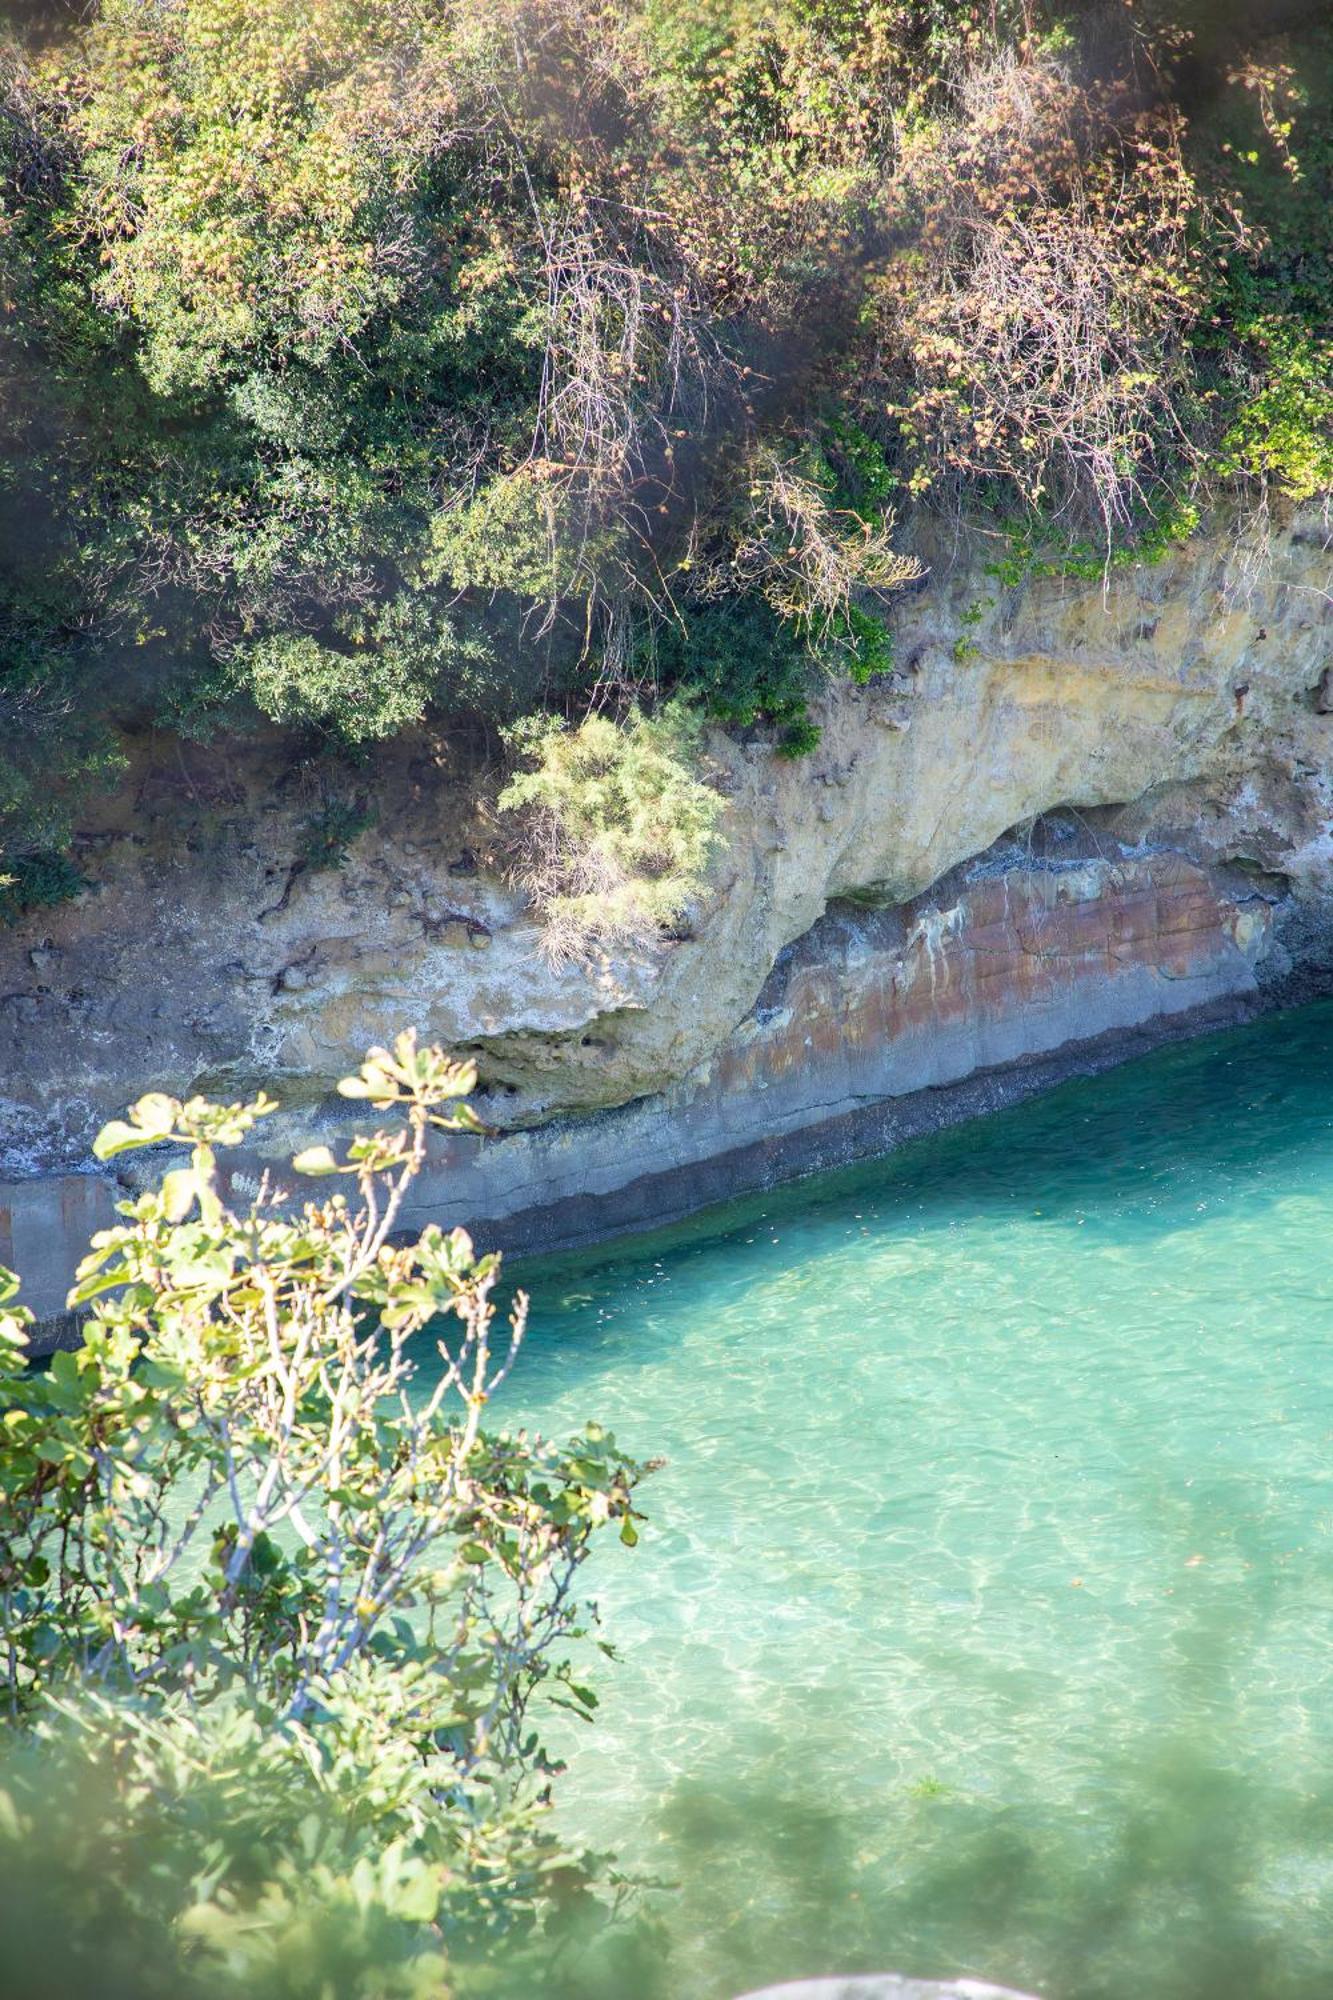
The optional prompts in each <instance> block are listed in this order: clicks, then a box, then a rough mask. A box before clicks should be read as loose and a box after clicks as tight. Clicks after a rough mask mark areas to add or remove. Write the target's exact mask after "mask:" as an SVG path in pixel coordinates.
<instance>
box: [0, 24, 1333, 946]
mask: <svg viewBox="0 0 1333 2000" xmlns="http://www.w3.org/2000/svg"><path fill="white" fill-rule="evenodd" d="M31 25H32V24H31V22H30V21H29V22H28V23H27V28H28V30H29V32H26V33H21V32H18V31H17V30H16V32H15V33H14V35H13V36H12V38H11V40H10V41H9V43H8V44H7V45H6V47H5V49H4V52H3V54H2V55H0V325H3V347H2V348H0V413H2V414H3V421H4V425H5V429H6V439H7V448H6V452H5V456H4V461H3V470H2V471H0V564H2V565H3V568H2V570H0V699H2V700H3V705H4V709H3V712H4V726H3V731H2V732H0V823H2V826H3V841H4V846H5V851H6V853H7V855H8V856H9V861H8V864H7V865H8V870H9V874H10V876H11V878H12V879H11V882H10V885H9V888H8V891H7V896H8V899H9V902H10V904H11V905H14V906H17V907H22V906H23V904H24V900H25V895H26V891H25V887H24V884H25V882H26V881H28V880H29V879H31V880H32V881H34V882H37V883H40V882H43V881H48V880H49V881H54V880H55V879H56V874H58V873H59V870H58V868H57V869H56V871H55V873H53V872H52V871H53V866H54V864H53V862H52V857H53V856H58V855H59V854H60V852H61V851H62V849H63V847H64V845H65V842H66V840H67V837H68V834H69V831H70V828H71V824H72V816H73V814H74V813H75V812H76V810H77V806H78V802H79V800H80V799H81V797H83V796H84V795H85V794H86V792H87V789H88V787H89V786H90V785H98V784H105V783H112V782H114V777H115V771H116V767H117V761H118V756H119V744H120V741H121V737H122V733H123V732H124V731H125V730H126V729H132V728H136V727H142V726H144V725H147V724H152V725H153V726H155V727H160V728H167V729H171V730H177V731H184V732H190V733H195V734H200V733H219V732H221V733H229V732H238V731H240V732H243V731H245V730H247V729H250V728H253V727H255V726H257V725H259V724H261V723H263V724H277V725H280V726H282V727H283V728H286V729H288V730H290V731H292V732H293V733H294V734H295V735H298V736H300V737H302V738H304V739H313V741H315V742H316V743H318V744H320V745H323V746H326V747H328V748H330V749H333V750H335V751H337V752H338V753H339V754H345V753H347V752H349V751H350V752H352V753H354V754H361V753H363V752H364V750H365V746H367V745H369V744H372V743H373V742H374V741H375V740H376V739H378V738H382V737H384V736H386V735H389V734H391V733H393V732H395V731H399V730H402V729H404V728H406V727H409V726H415V725H420V724H425V725H426V726H428V727H433V728H444V729H447V728H449V727H450V726H451V723H452V722H453V721H454V720H456V719H457V718H460V717H464V716H466V717H468V718H470V719H472V721H473V723H474V725H475V720H476V719H477V718H481V719H482V721H483V723H484V724H485V725H486V726H487V727H491V726H495V725H499V726H508V725H512V724H513V723H514V722H515V721H516V720H518V719H520V718H522V717H523V716H526V715H532V714H543V713H545V714H554V715H557V716H562V717H565V718H568V719H569V720H571V721H572V722H573V723H574V724H575V725H577V724H578V723H579V721H580V720H581V719H582V717H583V715H585V714H586V713H588V712H590V711H596V712H598V713H599V714H604V715H608V716H610V717H611V718H613V719H615V718H616V717H619V716H622V715H628V714H631V713H633V712H636V711H641V710H645V709H651V708H652V706H653V704H654V703H655V702H656V701H657V700H658V699H659V698H661V697H663V696H668V695H670V696H678V697H679V698H680V699H681V700H682V701H683V702H685V703H688V704H691V705H692V706H693V707H694V708H695V709H696V710H697V711H700V712H701V713H703V714H705V715H708V716H711V717H713V718H715V719H717V720H718V721H720V722H722V723H723V724H726V725H729V726H732V727H754V726H759V727H766V728H768V729H770V730H771V732H772V740H773V743H774V747H775V748H777V749H778V750H781V751H785V752H787V753H789V754H800V752H801V751H802V750H804V749H807V748H809V747H810V745H811V743H812V742H813V740H814V737H815V734H816V732H815V730H814V727H813V724H812V723H811V720H810V717H809V713H808V709H807V696H808V693H809V691H810V688H811V687H812V685H813V684H814V682H815V681H816V680H817V678H818V677H819V676H821V675H826V674H840V673H850V674H853V675H856V676H859V677H863V678H864V677H869V676H872V675H874V674H876V673H879V672H883V671H885V670H887V669H888V668H889V667H890V665H891V658H892V654H891V643H890V639H889V634H888V630H887V627H886V625H885V621H884V613H885V610H886V607H887V606H888V604H889V603H890V602H891V600H892V598H893V595H894V593H895V592H896V591H898V590H900V589H901V588H902V587H903V586H904V585H905V584H907V583H909V582H910V581H911V580H912V579H913V577H914V575H915V574H916V566H915V564H914V563H913V562H912V560H911V559H910V557H908V556H906V555H904V554H902V553H901V552H900V544H899V541H898V540H897V535H898V533H899V531H900V530H901V527H902V523H903V519H904V516H905V515H906V514H908V513H909V512H910V511H911V510H914V509H917V508H923V507H928V508H934V509H941V508H948V509H957V510H963V511H966V512H969V513H976V512H978V511H983V512H984V513H986V514H987V515H988V516H989V518H990V521H991V524H992V525H998V526H999V527H1001V528H1002V529H1003V530H1004V531H1005V532H1010V533H1012V534H1013V535H1014V537H1015V545H1016V547H1017V548H1018V549H1020V550H1021V551H1024V552H1026V554H1025V558H1024V559H1025V560H1030V561H1032V560H1038V559H1041V560H1049V559H1051V557H1052V552H1054V559H1056V560H1060V559H1063V556H1064V554H1067V553H1068V552H1069V551H1073V554H1074V559H1075V560H1077V561H1081V562H1083V563H1084V564H1085V565H1086V564H1088V563H1091V564H1094V565H1095V564H1098V563H1100V562H1103V561H1106V560H1109V559H1111V558H1112V557H1113V556H1123V555H1124V553H1125V552H1126V551H1133V550H1134V549H1135V548H1136V547H1140V546H1142V545H1144V544H1145V543H1146V544H1147V546H1148V547H1149V548H1153V547H1160V546H1161V544H1162V542H1163V539H1164V538H1165V537H1168V536H1170V535H1174V534H1182V533H1185V532H1187V531H1188V529H1189V526H1190V524H1191V523H1192V521H1193V520H1194V519H1195V518H1197V510H1198V508H1199V506H1200V505H1201V503H1202V502H1203V501H1204V500H1205V499H1206V498H1207V496H1208V495H1209V494H1210V493H1211V492H1213V491H1216V490H1218V489H1220V488H1222V487H1233V488H1238V489H1240V490H1242V491H1243V492H1245V493H1246V494H1248V495H1249V496H1251V497H1252V498H1253V499H1254V500H1255V501H1257V502H1259V503H1261V504H1271V503H1273V502H1274V501H1302V500H1308V499H1311V498H1314V497H1316V496H1318V495H1320V494H1323V493H1325V492H1327V491H1328V490H1329V488H1330V487H1333V367H1331V361H1333V246H1331V244H1330V225H1329V220H1328V218H1329V215H1330V213H1331V212H1333V208H1331V204H1333V137H1331V134H1333V123H1331V122H1330V97H1331V94H1333V86H1331V84H1330V70H1331V68H1333V29H1331V28H1330V26H1329V23H1328V21H1327V17H1326V9H1325V8H1324V6H1323V5H1322V4H1318V0H1283V3H1282V4H1280V5H1271V6H1264V7H1253V6H1248V5H1246V4H1244V0H1228V4H1210V3H1209V0H1140V4H1135V5H1133V6H1132V7H1131V6H1130V5H1129V4H1128V0H1108V4H1106V5H1103V6H1098V7H1072V6H1069V5H1067V4H1061V0H986V4H975V5H963V4H959V0H688V3H687V0H488V4H487V5H485V6H477V5H476V4H474V0H308V4H303V5H301V6H296V5H294V4H293V3H292V0H162V4H154V5H151V6H149V5H144V4H142V0H96V4H95V5H94V6H92V7H91V9H89V10H87V11H84V10H81V9H79V10H74V9H71V10H69V11H68V13H66V14H56V15H54V16H52V17H50V18H48V19H46V20H45V22H44V24H43V31H42V32H41V33H40V34H34V33H32V32H31ZM1034 551H1035V552H1037V553H1036V554H1034V553H1033V552H1034ZM525 740H526V741H527V742H528V743H529V744H530V745H531V744H538V745H541V744H545V745H546V746H547V748H548V749H549V748H550V747H551V746H555V745H557V744H558V743H559V742H560V741H561V738H560V736H559V732H555V733H552V732H550V731H545V732H543V731H541V730H540V729H538V730H537V731H536V732H535V733H533V732H532V731H529V732H528V734H527V736H526V738H525ZM539 754H540V752H539ZM565 761H566V767H568V763H569V760H568V756H567V755H566V760H565ZM530 775H531V774H530ZM548 775H550V774H549V773H548ZM566 775H567V770H566ZM687 775H688V774H687ZM557 777H558V774H556V775H555V776H551V782H550V784H548V785H547V786H546V791H547V793H548V794H549V793H550V790H551V785H552V784H555V783H556V782H557ZM536 789H538V790H540V789H541V788H540V787H537V788H536ZM527 791H528V792H532V793H533V796H534V797H535V795H536V793H535V791H534V789H533V787H532V786H528V787H527ZM524 795H525V791H524V786H523V785H522V784H520V787H519V796H520V797H521V796H524ZM681 795H682V796H685V795H687V794H686V792H685V790H684V788H682V792H681ZM546 809H547V810H548V816H549V798H548V802H547V808H546ZM574 817H575V818H577V817H578V815H577V814H575V815H574ZM571 838H572V835H571ZM524 839H525V840H526V843H527V845H526V848H525V852H530V849H531V831H530V829H529V832H528V833H527V834H526V835H525V836H524ZM520 845H521V846H522V845H523V842H522V841H520ZM696 845H697V843H696ZM580 861H581V856H580V855H579V854H575V855H573V857H572V859H571V857H569V856H566V857H564V862H568V863H569V864H570V865H567V866H566V865H564V862H562V869H563V875H562V869H561V868H558V869H557V871H556V873H557V875H562V879H564V878H566V877H567V878H568V879H569V880H573V879H575V878H577V877H578V875H579V864H580ZM25 871H26V872H25ZM585 872H586V871H585ZM61 879H62V880H69V879H72V880H73V881H75V882H77V880H78V875H77V871H76V870H72V869H67V870H66V873H65V875H64V876H63V877H61ZM566 893H568V892H567V891H566ZM649 900H650V901H651V898H649ZM659 901H660V898H659Z"/></svg>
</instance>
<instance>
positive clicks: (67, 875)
mask: <svg viewBox="0 0 1333 2000" xmlns="http://www.w3.org/2000/svg"><path fill="white" fill-rule="evenodd" d="M87 887H88V879H87V877H86V876H85V875H81V874H80V873H79V871H78V869H77V868H76V867H75V866H74V863H73V862H72V861H71V860H70V858H69V856H68V855H67V854H60V853H56V852H54V851H50V850H49V851H47V852H46V853H42V854H20V855H16V856H12V857H11V858H10V859H8V860H6V861H5V862H4V863H3V866H2V867H0V923H12V922H14V920H15V919H16V918H18V917H21V916H26V915H27V914H28V913H29V912H30V911H32V910H53V909H55V908H56V907H57V905H58V904H60V903H69V902H72V901H73V900H74V898H75V897H76V896H77V895H79V894H80V893H81V892H82V891H83V890H84V889H86V888H87Z"/></svg>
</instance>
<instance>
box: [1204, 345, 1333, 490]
mask: <svg viewBox="0 0 1333 2000" xmlns="http://www.w3.org/2000/svg"><path fill="white" fill-rule="evenodd" d="M1247 336H1248V339H1249V341H1250V343H1251V345H1252V346H1253V347H1254V348H1255V349H1256V351H1257V352H1258V354H1259V355H1260V356H1261V357H1262V373H1261V376H1260V386H1259V387H1258V388H1257V389H1256V391H1255V393H1254V394H1253V395H1251V396H1250V397H1249V399H1248V400H1247V401H1246V402H1245V403H1244V404H1243V405H1242V407H1241V409H1240V411H1239V413H1238V415H1237V416H1236V417H1235V418H1234V419H1233V421H1232V423H1231V425H1230V428H1229V429H1228V430H1227V432H1226V435H1225V436H1224V437H1223V439H1222V443H1221V448H1220V450H1219V451H1218V454H1217V456H1216V459H1215V461H1214V464H1215V468H1216V470H1217V471H1218V472H1220V473H1221V474H1222V475H1223V476H1224V477H1226V478H1236V477H1246V478H1250V479H1255V480H1258V481H1259V482H1261V483H1262V484H1263V485H1264V486H1272V487H1274V488H1276V490H1277V491H1278V492H1279V493H1281V494H1283V495H1284V496H1285V497H1286V498H1287V499H1288V500H1293V501H1302V500H1313V499H1315V498H1317V497H1318V496H1319V495H1320V494H1323V493H1329V492H1333V339H1328V340H1320V339H1319V338H1318V337H1317V336H1316V335H1315V334H1314V333H1313V332H1311V331H1310V330H1309V329H1308V328H1304V327H1300V326H1294V325H1292V324H1291V323H1290V322H1289V321H1287V322H1284V321H1281V320H1265V321H1262V322H1260V323H1258V324H1256V325H1254V326H1252V327H1250V328H1248V329H1247Z"/></svg>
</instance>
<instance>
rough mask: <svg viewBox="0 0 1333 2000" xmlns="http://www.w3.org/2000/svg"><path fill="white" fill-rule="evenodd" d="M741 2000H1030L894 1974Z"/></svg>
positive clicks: (798, 1986) (1004, 1989) (972, 1983)
mask: <svg viewBox="0 0 1333 2000" xmlns="http://www.w3.org/2000/svg"><path fill="white" fill-rule="evenodd" d="M742 2000H1033V1996H1032V1995H1031V1994H1028V1993H1016V1992H1015V1991H1014V1989H1013V1987H1012V1986H988V1985H987V1983H986V1981H985V1980H984V1979H904V1978H902V1977H901V1975H900V1974H898V1973H896V1972H878V1973H870V1974H862V1975H859V1976H857V1977H855V1978H847V1979H798V1980H797V1981H796V1982H795V1983H794V1984H793V1985H788V1986H765V1987H764V1989H763V1990H762V1992H759V1993H746V1994H744V1995H742Z"/></svg>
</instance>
